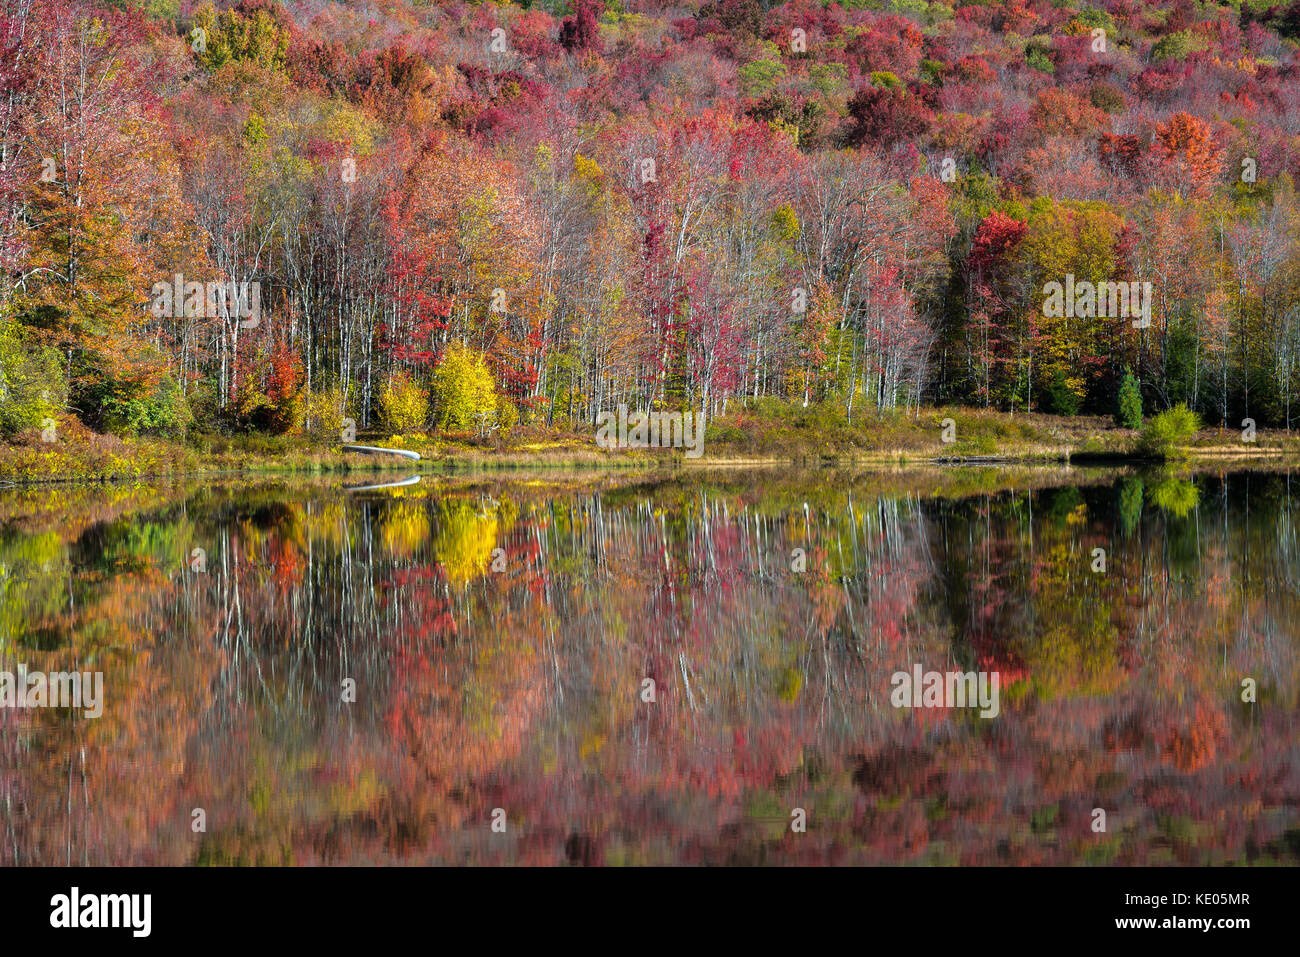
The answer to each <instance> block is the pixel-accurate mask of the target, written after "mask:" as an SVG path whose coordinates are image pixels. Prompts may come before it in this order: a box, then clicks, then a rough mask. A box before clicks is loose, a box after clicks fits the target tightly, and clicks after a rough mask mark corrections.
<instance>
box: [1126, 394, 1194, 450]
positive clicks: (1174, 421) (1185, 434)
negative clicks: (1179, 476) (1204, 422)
mask: <svg viewBox="0 0 1300 957" xmlns="http://www.w3.org/2000/svg"><path fill="white" fill-rule="evenodd" d="M1200 427H1201V417H1200V416H1198V415H1197V414H1196V413H1195V412H1193V411H1192V410H1191V409H1189V408H1187V405H1186V404H1185V403H1183V402H1180V403H1178V404H1177V405H1176V406H1174V407H1173V408H1172V409H1169V410H1168V411H1167V412H1161V413H1160V414H1159V415H1157V416H1155V417H1153V418H1152V419H1151V421H1150V422H1148V423H1147V424H1146V427H1145V428H1144V429H1143V430H1142V437H1141V439H1140V440H1139V442H1138V450H1139V451H1140V452H1143V453H1144V454H1147V455H1154V456H1157V457H1159V458H1171V457H1172V456H1174V455H1175V454H1176V453H1177V450H1178V446H1179V445H1181V444H1182V443H1183V442H1186V441H1187V440H1188V439H1190V438H1191V437H1192V436H1193V435H1195V434H1196V432H1197V430H1198V429H1200Z"/></svg>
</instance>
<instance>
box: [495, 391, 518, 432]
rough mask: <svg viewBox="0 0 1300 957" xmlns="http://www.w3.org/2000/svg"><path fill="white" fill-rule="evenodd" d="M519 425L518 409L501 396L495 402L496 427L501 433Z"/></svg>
mask: <svg viewBox="0 0 1300 957" xmlns="http://www.w3.org/2000/svg"><path fill="white" fill-rule="evenodd" d="M518 424H519V408H518V407H517V406H516V405H515V404H514V403H513V402H511V401H510V400H509V399H507V398H506V397H505V396H502V397H501V398H500V399H498V400H497V425H498V426H500V428H501V431H502V432H509V431H510V430H511V429H513V428H514V427H515V426H516V425H518Z"/></svg>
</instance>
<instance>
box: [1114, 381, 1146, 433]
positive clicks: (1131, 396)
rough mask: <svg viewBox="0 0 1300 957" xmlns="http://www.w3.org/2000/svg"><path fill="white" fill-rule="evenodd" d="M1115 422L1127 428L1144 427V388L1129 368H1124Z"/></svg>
mask: <svg viewBox="0 0 1300 957" xmlns="http://www.w3.org/2000/svg"><path fill="white" fill-rule="evenodd" d="M1115 424H1116V425H1121V426H1123V427H1124V428H1126V429H1140V428H1142V390H1141V389H1139V388H1138V383H1137V379H1135V378H1134V377H1133V373H1132V371H1131V370H1129V369H1125V370H1124V381H1123V383H1122V384H1121V385H1120V387H1119V397H1118V400H1117V402H1116V408H1115Z"/></svg>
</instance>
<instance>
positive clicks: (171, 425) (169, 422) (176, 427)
mask: <svg viewBox="0 0 1300 957" xmlns="http://www.w3.org/2000/svg"><path fill="white" fill-rule="evenodd" d="M90 394H93V395H95V396H96V397H97V398H98V405H99V408H98V410H97V413H98V416H97V417H98V419H99V423H100V424H101V425H102V426H103V427H104V428H105V429H107V430H108V431H109V432H112V433H113V434H114V435H122V436H135V435H156V436H165V437H168V438H176V437H179V436H183V435H184V434H185V432H186V430H187V429H189V427H190V423H191V422H193V418H192V416H191V414H190V407H189V403H187V402H186V401H185V397H184V396H183V395H181V390H180V386H179V385H177V384H176V380H175V379H173V378H172V377H171V376H170V375H167V374H162V375H156V374H142V375H139V376H137V377H132V378H127V379H108V380H105V381H103V382H102V383H100V384H99V385H98V386H97V387H95V388H93V389H92V390H90Z"/></svg>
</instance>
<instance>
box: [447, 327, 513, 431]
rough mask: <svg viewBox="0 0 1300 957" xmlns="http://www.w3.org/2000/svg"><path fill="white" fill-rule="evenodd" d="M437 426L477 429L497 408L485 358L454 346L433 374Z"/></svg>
mask: <svg viewBox="0 0 1300 957" xmlns="http://www.w3.org/2000/svg"><path fill="white" fill-rule="evenodd" d="M432 392H433V404H434V417H433V419H434V423H435V424H436V425H437V426H438V427H439V428H443V429H453V430H457V431H465V430H468V429H471V428H475V427H477V426H478V424H479V422H480V421H481V420H482V418H483V417H484V416H486V415H487V414H488V413H491V412H494V411H495V410H496V407H497V395H496V382H495V381H493V379H492V372H491V370H489V369H488V367H487V363H486V362H485V361H484V360H483V357H482V356H481V355H480V354H479V353H477V352H475V351H474V350H473V349H470V348H468V347H466V346H465V345H463V344H462V343H459V342H457V343H453V344H451V345H450V346H448V347H447V351H446V352H445V353H443V357H442V361H441V362H440V363H438V368H436V369H435V370H434V372H433V389H432Z"/></svg>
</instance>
